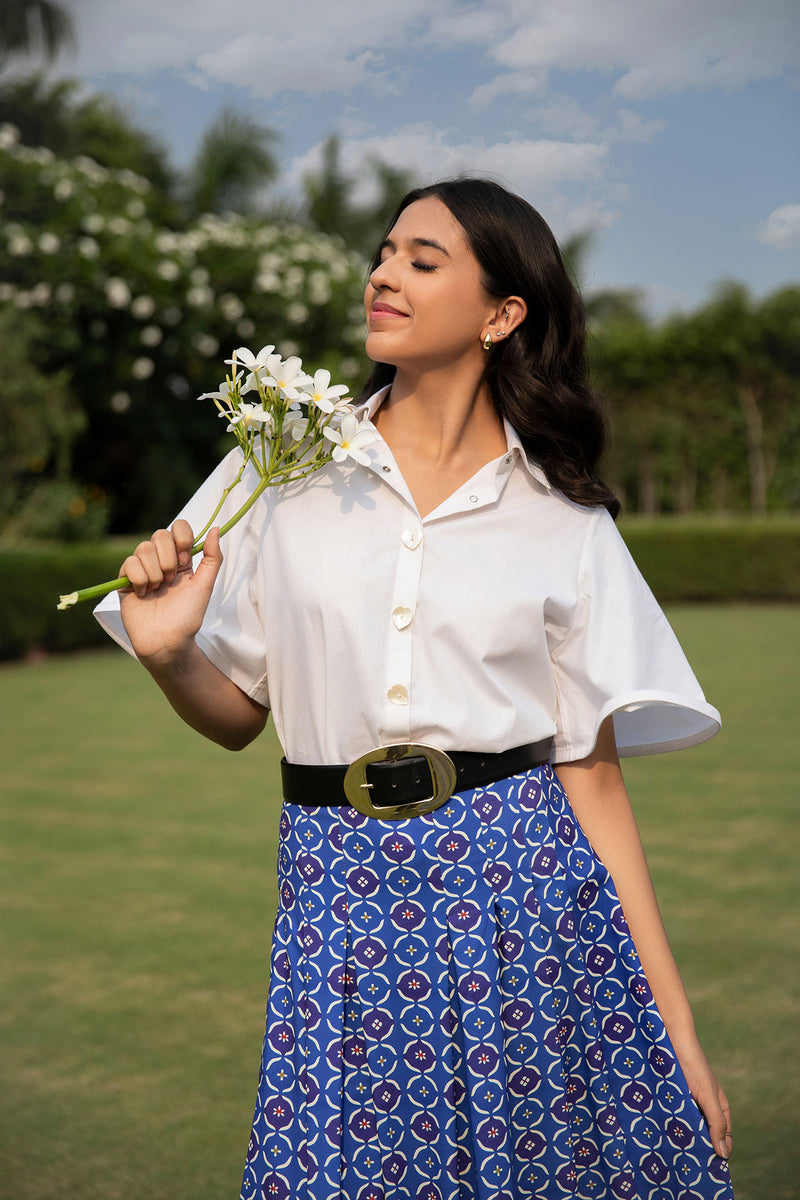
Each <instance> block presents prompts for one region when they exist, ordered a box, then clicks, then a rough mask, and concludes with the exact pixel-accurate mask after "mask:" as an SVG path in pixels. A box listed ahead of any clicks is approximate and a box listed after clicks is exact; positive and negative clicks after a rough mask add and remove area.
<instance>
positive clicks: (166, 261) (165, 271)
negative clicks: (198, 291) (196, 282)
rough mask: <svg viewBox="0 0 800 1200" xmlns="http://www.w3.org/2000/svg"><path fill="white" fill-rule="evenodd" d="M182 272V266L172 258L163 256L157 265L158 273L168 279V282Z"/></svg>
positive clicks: (160, 276)
mask: <svg viewBox="0 0 800 1200" xmlns="http://www.w3.org/2000/svg"><path fill="white" fill-rule="evenodd" d="M180 273H181V272H180V267H179V266H178V264H177V263H176V262H173V261H172V259H171V258H162V260H161V262H160V263H159V264H158V266H157V267H156V274H157V275H158V276H159V278H160V279H166V280H167V282H168V283H170V282H171V281H172V280H173V279H177V278H178V276H179V275H180Z"/></svg>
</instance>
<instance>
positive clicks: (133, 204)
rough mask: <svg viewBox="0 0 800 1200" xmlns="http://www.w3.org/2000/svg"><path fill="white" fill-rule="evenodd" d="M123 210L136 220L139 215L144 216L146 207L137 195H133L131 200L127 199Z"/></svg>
mask: <svg viewBox="0 0 800 1200" xmlns="http://www.w3.org/2000/svg"><path fill="white" fill-rule="evenodd" d="M125 211H126V213H127V214H128V216H129V217H131V219H132V220H134V221H138V220H139V218H140V217H143V216H144V214H145V212H146V211H147V209H146V208H145V206H144V204H143V202H142V201H141V200H140V199H139V198H138V196H134V198H133V200H129V201H128V203H127V204H126V205H125Z"/></svg>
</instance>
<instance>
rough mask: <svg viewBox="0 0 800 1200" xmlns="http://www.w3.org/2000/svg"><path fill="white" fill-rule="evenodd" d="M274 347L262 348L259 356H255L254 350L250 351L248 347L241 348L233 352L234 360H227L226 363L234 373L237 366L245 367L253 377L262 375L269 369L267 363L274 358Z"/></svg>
mask: <svg viewBox="0 0 800 1200" xmlns="http://www.w3.org/2000/svg"><path fill="white" fill-rule="evenodd" d="M274 350H275V347H274V346H262V347H261V349H260V350H259V352H258V354H253V351H252V350H248V349H247V346H239V347H238V348H237V349H236V350H234V352H233V357H232V358H226V359H225V362H226V363H230V365H231V366H232V367H233V369H234V371H235V370H236V368H237V366H240V367H244V369H245V370H246V371H249V372H250V374H251V375H260V374H261V373H262V372H263V371H264V370H266V369H267V363H268V362H269V360H270V358H271V357H273V352H274Z"/></svg>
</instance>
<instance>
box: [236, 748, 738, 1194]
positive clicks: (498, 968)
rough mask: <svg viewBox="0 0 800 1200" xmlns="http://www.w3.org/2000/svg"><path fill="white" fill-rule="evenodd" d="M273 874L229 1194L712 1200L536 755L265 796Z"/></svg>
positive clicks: (669, 1072)
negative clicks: (246, 1113)
mask: <svg viewBox="0 0 800 1200" xmlns="http://www.w3.org/2000/svg"><path fill="white" fill-rule="evenodd" d="M279 887H280V902H279V910H278V916H277V919H276V924H275V936H274V942H273V948H272V975H271V982H270V990H269V1000H268V1011H267V1031H266V1037H265V1041H264V1053H263V1058H262V1063H261V1076H260V1080H259V1087H258V1100H257V1104H256V1111H255V1118H254V1123H253V1132H252V1136H251V1139H250V1148H249V1152H248V1159H247V1166H246V1169H245V1173H244V1181H243V1185H242V1193H241V1194H242V1197H243V1200H254V1197H257V1198H258V1200H270V1198H274V1200H556V1198H558V1197H579V1198H580V1200H600V1198H603V1200H612V1198H613V1200H631V1198H635V1200H695V1198H702V1200H711V1198H712V1197H713V1198H714V1200H730V1197H731V1196H732V1192H731V1186H730V1179H729V1175H728V1167H727V1163H726V1162H725V1161H724V1160H723V1159H720V1158H718V1157H717V1156H716V1155H715V1154H714V1151H713V1149H712V1147H711V1143H710V1141H709V1138H708V1135H707V1133H706V1130H705V1126H704V1122H703V1119H702V1116H701V1114H700V1112H699V1111H698V1108H697V1106H696V1105H695V1103H694V1101H693V1100H692V1098H691V1096H690V1094H689V1091H688V1088H687V1085H686V1082H685V1080H684V1078H683V1075H682V1073H681V1071H680V1068H679V1066H678V1065H677V1062H676V1059H675V1055H674V1053H673V1050H672V1048H671V1046H670V1043H669V1039H668V1038H667V1035H666V1032H665V1029H664V1025H663V1022H662V1020H661V1017H660V1016H659V1013H658V1010H657V1009H656V1006H655V1004H654V1003H653V998H652V995H651V993H650V989H649V987H648V984H647V980H646V979H645V977H644V975H643V973H642V969H641V966H640V964H639V960H638V957H637V955H636V950H635V949H634V946H633V942H632V941H631V937H630V934H629V933H628V929H627V926H626V924H625V918H624V917H623V915H622V910H621V908H620V905H619V901H618V899H617V896H616V893H615V890H614V885H613V883H612V881H611V879H610V877H609V875H608V873H607V871H606V870H605V868H604V867H603V865H602V863H600V861H599V860H598V858H597V857H596V856H595V854H594V852H593V851H592V849H591V847H590V846H589V843H588V842H587V840H586V838H585V836H584V834H583V832H582V830H581V829H580V827H579V826H578V824H577V823H576V821H575V819H574V817H573V814H572V810H571V809H570V806H569V802H568V800H567V798H566V796H565V794H564V791H563V789H562V788H561V786H560V784H559V782H558V779H557V777H556V776H555V775H554V773H553V771H552V769H551V768H550V767H546V766H545V767H538V768H536V769H535V770H533V771H531V772H529V773H528V774H526V775H518V776H514V777H513V778H511V779H505V780H503V781H501V782H500V783H496V784H492V785H490V786H489V787H487V788H476V789H474V790H472V791H465V792H461V793H458V794H457V795H455V796H453V797H452V798H451V799H450V800H449V801H448V803H447V804H446V805H445V806H444V807H442V808H440V809H438V810H437V811H436V812H434V813H431V814H430V815H428V816H425V817H412V818H410V819H409V820H407V821H399V822H387V821H378V820H374V819H372V818H369V817H364V816H362V815H361V814H359V813H357V812H356V811H355V810H354V809H351V808H347V807H342V808H312V807H301V806H297V805H285V806H284V810H283V813H282V816H281V844H280V857H279Z"/></svg>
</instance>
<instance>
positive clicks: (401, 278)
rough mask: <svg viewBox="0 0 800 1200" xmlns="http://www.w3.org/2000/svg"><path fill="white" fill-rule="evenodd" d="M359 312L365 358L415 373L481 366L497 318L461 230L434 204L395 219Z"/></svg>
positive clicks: (433, 200)
mask: <svg viewBox="0 0 800 1200" xmlns="http://www.w3.org/2000/svg"><path fill="white" fill-rule="evenodd" d="M364 305H365V308H366V313H367V325H368V327H369V335H368V337H367V343H366V350H367V354H368V355H369V357H370V358H371V359H373V361H375V362H383V363H390V364H392V365H394V366H397V367H405V366H408V367H410V368H413V369H418V370H419V369H421V370H424V369H430V368H437V367H442V366H447V365H450V364H452V363H454V362H457V361H459V360H461V359H462V358H464V356H470V355H471V356H474V357H475V358H476V359H478V360H480V358H481V355H482V354H483V351H482V349H481V344H480V343H481V338H482V330H484V329H485V327H486V325H487V322H488V320H489V318H490V316H491V315H493V314H494V313H495V312H496V311H497V300H492V298H491V297H490V296H489V295H488V293H487V292H486V290H485V288H484V286H483V283H482V281H481V271H480V267H479V266H478V262H477V260H476V259H475V257H474V255H473V253H472V251H471V249H470V247H469V245H468V243H467V239H466V236H465V234H464V231H463V229H462V227H461V226H460V225H459V223H458V221H457V220H456V219H455V217H454V216H453V214H452V213H451V212H450V210H449V209H448V208H447V206H446V205H445V204H443V203H442V201H441V200H439V199H438V198H437V197H435V196H429V197H427V198H426V199H424V200H417V201H415V202H414V203H413V204H410V205H409V206H408V208H406V209H404V210H403V212H402V213H401V214H400V216H399V218H398V220H397V223H396V224H395V225H394V226H393V228H392V229H391V231H390V233H389V236H388V237H387V239H386V241H385V242H384V244H383V246H382V247H381V252H380V263H379V265H378V266H377V267H376V268H375V270H374V271H373V272H372V274H371V275H370V277H369V282H368V284H367V288H366V292H365V294H364Z"/></svg>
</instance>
